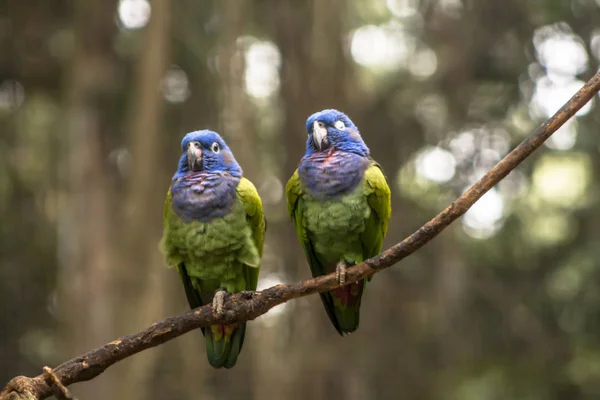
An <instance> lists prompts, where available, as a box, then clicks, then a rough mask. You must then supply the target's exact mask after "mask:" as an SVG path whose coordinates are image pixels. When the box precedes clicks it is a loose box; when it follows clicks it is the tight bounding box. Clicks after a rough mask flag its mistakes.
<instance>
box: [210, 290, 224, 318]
mask: <svg viewBox="0 0 600 400" xmlns="http://www.w3.org/2000/svg"><path fill="white" fill-rule="evenodd" d="M225 296H227V292H226V291H224V290H217V292H216V293H215V297H213V300H212V312H213V314H215V315H216V316H221V315H223V307H224V304H223V303H224V302H225Z"/></svg>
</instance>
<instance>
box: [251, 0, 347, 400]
mask: <svg viewBox="0 0 600 400" xmlns="http://www.w3.org/2000/svg"><path fill="white" fill-rule="evenodd" d="M347 6H348V3H347V2H344V1H342V0H335V1H329V2H322V1H319V0H312V1H307V2H297V1H294V0H285V1H273V2H266V8H269V10H271V9H272V10H273V11H271V12H274V13H275V15H276V16H275V17H274V18H271V19H270V21H265V23H267V24H268V25H267V26H268V29H270V30H271V31H272V37H273V38H274V39H275V42H276V44H277V45H278V47H279V49H280V51H281V53H282V59H283V64H282V71H281V98H282V108H283V115H284V120H283V127H282V129H281V132H282V134H281V135H280V140H281V143H282V146H281V147H280V148H281V149H282V154H281V156H280V157H281V164H282V165H283V168H282V169H281V170H280V172H279V174H280V177H281V180H282V183H283V184H284V185H285V183H286V182H287V180H288V179H289V177H290V176H291V175H292V173H293V172H294V170H295V169H296V167H297V165H298V162H299V160H300V158H301V156H302V155H303V154H304V149H305V141H306V128H305V121H306V119H307V118H308V116H309V115H311V114H312V113H314V112H316V111H320V110H322V109H324V108H337V109H340V110H343V111H346V112H348V113H349V114H350V111H349V110H348V107H349V105H350V102H349V101H348V98H349V95H351V94H349V93H347V90H346V87H347V85H346V84H347V81H348V79H350V77H351V76H352V67H351V63H349V62H347V60H346V58H345V57H344V44H343V38H344V35H345V33H346V32H344V29H345V26H344V21H345V19H344V18H341V17H340V16H344V15H346V14H345V13H346V12H347ZM354 95H356V93H355V94H354ZM350 115H351V114H350ZM281 207H283V208H285V202H282V203H281ZM278 222H279V223H278V224H270V225H269V229H278V230H281V231H282V232H285V234H283V235H277V236H278V237H279V238H280V239H278V240H281V241H282V245H280V246H277V247H276V248H277V249H282V250H283V249H285V251H280V252H279V254H278V255H279V257H280V259H282V260H283V263H284V265H286V266H288V268H286V271H285V272H286V274H287V277H288V279H290V280H292V281H294V280H297V279H303V278H308V277H310V269H309V267H308V264H307V263H306V260H305V257H304V254H303V253H302V251H301V248H300V246H299V244H298V238H297V237H296V234H295V231H294V229H293V228H292V225H291V224H290V222H289V220H288V219H287V218H283V219H282V220H281V221H278ZM291 307H293V312H288V313H286V314H285V316H283V317H282V318H281V319H282V320H284V319H287V321H286V322H285V323H286V324H289V330H288V331H287V332H289V336H288V337H287V338H286V339H287V340H286V342H285V344H284V345H283V348H284V349H285V350H284V351H285V357H287V358H288V359H289V360H290V362H288V363H287V364H286V368H276V367H275V366H272V367H271V368H270V369H269V379H275V380H276V381H282V382H286V383H287V384H286V385H282V386H281V388H279V389H278V388H273V386H272V385H269V384H268V382H263V383H261V387H262V388H263V389H262V390H263V392H262V394H264V395H273V394H275V395H276V396H277V397H280V398H298V397H297V394H298V393H303V394H307V393H311V398H314V399H319V398H327V396H328V394H330V393H331V392H330V390H329V388H330V386H331V383H332V382H335V383H338V382H339V383H340V384H342V382H341V381H340V380H339V379H338V378H337V377H336V376H337V374H336V373H335V372H339V371H343V367H341V366H337V367H334V366H332V365H331V364H330V363H331V362H332V357H331V355H332V352H331V351H330V350H329V348H330V346H331V345H332V344H333V341H334V340H336V341H338V340H339V337H337V334H336V333H335V331H334V330H333V328H332V327H331V326H330V322H329V320H328V319H327V316H326V314H325V311H324V310H323V306H322V304H321V301H320V300H319V298H318V297H317V296H311V297H309V298H306V299H301V300H299V301H297V302H295V303H294V304H292V305H291ZM282 323H283V322H282ZM279 340H280V341H281V340H282V339H281V338H280V339H279ZM306 349H311V351H306ZM309 359H310V360H309ZM311 364H314V365H315V369H314V370H310V372H311V373H316V374H318V375H320V377H321V378H322V379H319V380H313V379H311V382H312V383H311V385H310V387H307V386H306V381H307V380H308V379H309V378H307V377H306V374H307V372H308V371H307V370H301V369H299V367H300V366H306V365H311ZM317 366H318V367H317ZM330 374H333V375H330ZM298 376H303V377H304V378H303V379H297V377H298ZM336 388H337V385H336ZM277 390H279V391H277ZM336 394H338V395H340V396H345V395H346V394H347V393H345V392H344V391H340V392H336Z"/></svg>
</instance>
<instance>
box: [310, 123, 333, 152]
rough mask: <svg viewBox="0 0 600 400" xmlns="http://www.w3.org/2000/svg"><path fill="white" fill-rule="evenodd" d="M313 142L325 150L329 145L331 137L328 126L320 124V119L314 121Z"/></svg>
mask: <svg viewBox="0 0 600 400" xmlns="http://www.w3.org/2000/svg"><path fill="white" fill-rule="evenodd" d="M313 142H315V146H317V148H318V149H319V150H323V149H324V148H325V147H327V146H328V145H329V139H328V138H327V128H325V127H324V126H319V121H315V122H313Z"/></svg>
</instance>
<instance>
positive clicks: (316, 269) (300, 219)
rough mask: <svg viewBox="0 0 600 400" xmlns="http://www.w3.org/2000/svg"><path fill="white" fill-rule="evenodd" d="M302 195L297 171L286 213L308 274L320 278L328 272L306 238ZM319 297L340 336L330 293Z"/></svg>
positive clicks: (288, 187)
mask: <svg viewBox="0 0 600 400" xmlns="http://www.w3.org/2000/svg"><path fill="white" fill-rule="evenodd" d="M303 193H304V187H303V185H302V182H300V176H299V175H298V170H296V171H295V172H294V175H292V177H291V178H290V179H289V181H288V183H287V185H286V187H285V194H286V198H287V207H288V213H289V215H290V218H291V220H292V222H293V223H294V225H295V227H296V235H298V239H299V240H300V244H301V245H302V249H303V250H304V254H305V255H306V259H307V261H308V265H309V266H310V272H311V274H312V276H313V277H317V276H321V275H325V274H327V273H328V272H329V271H326V270H325V266H324V264H323V262H321V260H319V257H318V256H317V254H316V252H315V250H314V247H313V244H312V242H311V241H310V238H309V237H308V234H307V231H306V227H305V226H304V216H303V212H304V205H303V199H302V195H303ZM319 296H320V297H321V301H322V302H323V305H324V308H325V311H326V312H327V316H328V317H329V319H330V320H331V323H332V324H333V326H334V327H335V329H336V330H337V331H338V332H339V333H340V335H341V334H342V327H341V325H340V322H339V321H338V318H337V317H336V315H335V306H334V304H333V297H332V295H331V292H323V293H319Z"/></svg>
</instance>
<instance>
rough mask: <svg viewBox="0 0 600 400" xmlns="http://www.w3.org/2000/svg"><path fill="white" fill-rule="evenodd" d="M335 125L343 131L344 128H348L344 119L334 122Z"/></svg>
mask: <svg viewBox="0 0 600 400" xmlns="http://www.w3.org/2000/svg"><path fill="white" fill-rule="evenodd" d="M333 126H335V129H339V130H341V131H343V130H344V129H346V124H344V121H335V123H334V124H333Z"/></svg>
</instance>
